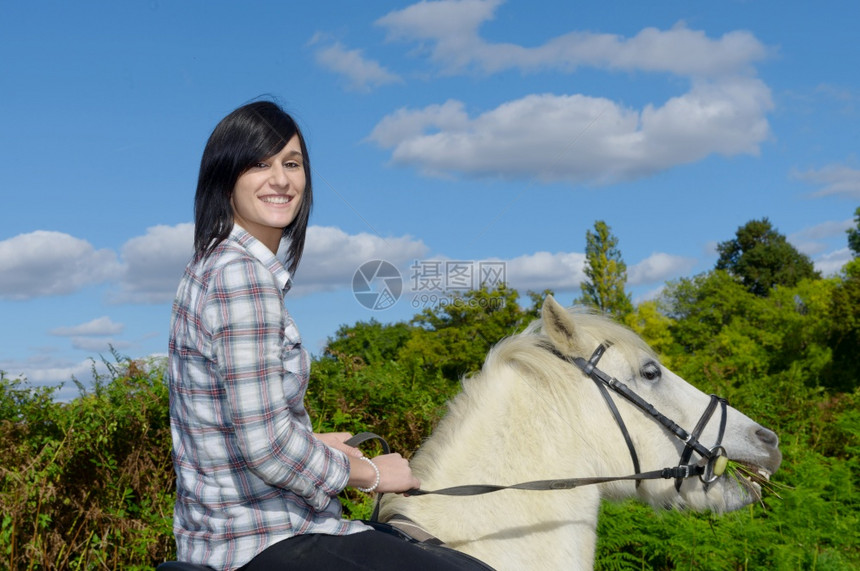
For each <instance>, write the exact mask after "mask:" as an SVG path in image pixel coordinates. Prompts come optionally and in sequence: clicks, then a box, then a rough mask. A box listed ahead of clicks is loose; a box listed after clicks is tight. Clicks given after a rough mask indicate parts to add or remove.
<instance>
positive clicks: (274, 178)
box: [269, 165, 289, 187]
mask: <svg viewBox="0 0 860 571" xmlns="http://www.w3.org/2000/svg"><path fill="white" fill-rule="evenodd" d="M269 181H270V182H271V184H272V185H273V186H278V187H284V186H287V184H288V183H289V178H288V177H287V171H286V169H284V167H283V166H281V165H275V166H273V167H272V169H271V176H270V177H269Z"/></svg>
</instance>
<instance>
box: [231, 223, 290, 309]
mask: <svg viewBox="0 0 860 571" xmlns="http://www.w3.org/2000/svg"><path fill="white" fill-rule="evenodd" d="M228 240H233V241H235V242H237V243H238V244H239V245H240V246H241V247H242V248H244V249H245V250H247V251H248V253H250V254H251V255H252V256H254V257H255V258H257V259H258V260H259V261H260V263H261V264H263V265H264V266H266V268H267V269H268V270H269V271H270V272H272V275H273V276H274V277H275V280H276V281H277V283H279V284H281V289H282V290H283V291H284V293H286V292H287V291H288V290H289V289H290V288H291V287H292V285H293V283H292V280H293V277H292V276H291V275H290V271H289V270H288V269H287V268H286V266H284V263H283V261H282V260H281V259H280V258H279V257H278V256H277V255H275V254H273V253H272V251H271V250H270V249H268V248H267V247H266V246H264V245H263V243H262V242H260V241H259V240H257V239H256V238H254V236H252V235H251V233H250V232H248V231H247V230H245V229H244V228H242V227H241V226H239V225H238V224H236V223H235V222H234V223H233V229H232V230H230V236H229V237H228ZM282 250H283V241H282V242H281V247H280V248H279V249H278V252H279V253H280V252H281V251H282Z"/></svg>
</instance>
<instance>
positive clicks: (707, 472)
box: [550, 341, 728, 491]
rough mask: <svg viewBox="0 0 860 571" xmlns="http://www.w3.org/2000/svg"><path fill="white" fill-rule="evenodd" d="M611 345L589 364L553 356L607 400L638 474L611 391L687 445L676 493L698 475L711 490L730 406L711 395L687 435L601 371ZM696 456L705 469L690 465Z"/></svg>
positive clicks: (599, 349) (633, 449) (601, 348)
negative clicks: (710, 432) (711, 430)
mask: <svg viewBox="0 0 860 571" xmlns="http://www.w3.org/2000/svg"><path fill="white" fill-rule="evenodd" d="M611 344H612V343H611V342H609V341H607V342H605V343H601V344H600V345H598V346H597V349H595V350H594V353H592V354H591V358H590V359H588V361H586V360H585V359H583V358H582V357H569V356H567V355H564V354H563V353H561V352H560V351H558V350H557V349H556V348H555V347H552V348H551V349H550V352H552V354H553V355H555V356H557V357H558V358H560V359H562V360H563V361H565V362H568V363H572V364H574V365H576V366H577V367H579V368H580V369H581V370H582V372H583V373H585V375H586V376H587V377H589V378H590V379H591V380H592V381H594V384H595V385H596V386H597V388H598V390H599V391H600V394H601V395H602V396H603V400H604V401H606V405H607V406H608V407H609V410H610V411H611V412H612V416H613V417H614V418H615V423H616V424H617V425H618V428H620V429H621V434H622V435H623V436H624V442H625V443H626V444H627V449H628V450H629V451H630V458H631V460H633V471H634V472H636V473H639V472H640V469H639V457H638V455H637V454H636V447H635V446H634V445H633V440H632V439H631V438H630V432H629V431H628V430H627V425H625V424H624V419H623V418H622V417H621V413H620V412H619V411H618V407H616V406H615V401H613V400H612V395H610V394H609V389H612V390H613V391H614V392H615V393H616V394H619V395H621V396H622V397H624V398H625V399H627V400H628V401H630V402H631V403H633V405H634V406H636V407H637V408H638V409H640V410H642V411H644V412H646V413H648V414H649V415H650V416H651V418H653V419H654V420H656V421H657V422H658V423H659V424H661V425H663V426H664V427H665V428H666V429H668V430H669V432H671V433H672V434H674V435H675V436H677V437H678V438H679V439H680V440H681V441H683V442H684V450H683V451H682V452H681V458H680V461H679V463H678V466H677V469H678V471H679V473H680V474H681V475H679V476H676V477H675V490H677V491H680V490H681V484H682V482H683V480H684V478H689V477H691V476H694V475H696V476H699V479H700V480H701V481H702V483H703V484H705V488H706V489H707V486H708V485H710V484H712V483H713V482H714V481H716V479H717V478H719V477H720V475H721V474H722V470H721V469H719V468H716V464H717V461H718V459H719V458H720V456H725V455H726V449H725V448H723V446H722V441H723V436H724V435H725V432H726V412H727V407H728V402H727V401H726V399H724V398H721V397H718V396H716V395H711V400H710V402H709V403H708V406H707V407H706V408H705V411H704V412H703V413H702V416H701V417H699V421H698V422H697V423H696V426H695V427H694V428H693V431H692V432H687V431H686V430H684V429H683V428H681V427H680V426H678V424H676V423H675V422H673V421H672V420H671V419H670V418H668V417H667V416H666V415H664V414H662V413H661V412H660V411H658V410H657V409H656V408H654V406H653V405H651V404H650V403H649V402H648V401H646V400H645V399H643V398H642V397H640V396H639V395H638V394H636V393H635V392H634V391H633V390H631V389H630V387H628V386H627V385H625V384H624V383H622V382H621V381H619V380H618V379H616V378H615V377H612V376H610V375H608V374H607V373H605V372H604V371H602V370H601V369H598V368H597V363H598V362H599V361H600V358H601V357H603V354H604V353H605V352H606V349H607V348H608V347H609V346H610V345H611ZM717 405H719V406H720V428H719V432H718V433H717V440H716V442H715V443H714V445H713V446H712V447H711V448H706V447H705V446H703V445H702V444H701V443H700V442H699V438H700V437H701V435H702V432H703V431H704V430H705V426H707V424H708V421H710V419H711V416H713V414H714V411H715V410H716V408H717ZM693 452H696V453H697V454H699V455H700V456H701V457H702V458H707V462H706V463H705V465H704V466H701V465H698V464H687V462H689V461H690V458H691V457H692V455H693ZM717 472H719V473H717ZM641 482H642V480H641V479H637V480H636V486H637V487H638V486H639V484H640V483H641Z"/></svg>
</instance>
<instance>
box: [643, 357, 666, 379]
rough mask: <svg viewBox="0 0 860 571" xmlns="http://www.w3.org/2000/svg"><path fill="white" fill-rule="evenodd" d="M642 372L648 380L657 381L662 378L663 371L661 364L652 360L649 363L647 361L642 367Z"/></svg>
mask: <svg viewBox="0 0 860 571" xmlns="http://www.w3.org/2000/svg"><path fill="white" fill-rule="evenodd" d="M641 374H642V378H644V379H646V380H649V381H656V380H657V379H659V378H660V376H661V375H662V374H663V373H662V371H661V370H660V365H658V364H657V363H655V362H653V361H651V362H649V363H646V364H645V365H644V366H643V367H642V371H641Z"/></svg>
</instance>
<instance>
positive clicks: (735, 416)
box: [380, 297, 781, 571]
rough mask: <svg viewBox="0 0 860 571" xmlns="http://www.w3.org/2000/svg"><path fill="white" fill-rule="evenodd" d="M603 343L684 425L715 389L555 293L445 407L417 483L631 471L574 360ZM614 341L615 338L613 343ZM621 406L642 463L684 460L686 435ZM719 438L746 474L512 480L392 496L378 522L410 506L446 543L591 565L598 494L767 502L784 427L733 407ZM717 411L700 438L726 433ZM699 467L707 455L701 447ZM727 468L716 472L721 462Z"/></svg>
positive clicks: (534, 561) (499, 559) (639, 386)
mask: <svg viewBox="0 0 860 571" xmlns="http://www.w3.org/2000/svg"><path fill="white" fill-rule="evenodd" d="M601 344H603V345H604V346H605V347H608V349H607V350H606V352H605V354H604V356H603V357H602V359H601V360H600V361H599V363H598V368H599V369H600V370H602V371H605V372H606V373H607V374H609V375H611V376H612V377H614V378H616V379H620V380H621V381H622V382H623V383H624V384H625V385H627V386H628V387H629V388H630V389H632V391H634V392H635V393H637V394H639V395H640V396H641V397H642V399H644V400H645V401H647V402H649V403H651V404H653V405H654V408H655V409H657V410H659V411H660V413H662V414H663V415H665V416H666V417H668V418H669V419H671V420H673V421H674V422H675V423H677V425H679V426H680V427H684V428H686V430H687V431H693V427H694V425H696V424H697V422H698V421H699V420H700V419H701V418H702V413H703V410H705V409H706V408H707V407H708V405H709V402H710V401H709V396H708V395H706V394H704V393H702V392H701V391H699V390H698V389H696V388H694V387H693V386H691V385H690V384H688V383H687V382H686V381H684V380H683V379H681V378H680V377H678V376H677V375H675V374H674V373H672V372H671V371H669V370H668V369H666V368H665V367H663V366H662V365H660V364H659V362H658V361H657V359H656V357H655V356H654V354H653V353H652V351H651V350H650V349H649V348H648V347H647V345H646V344H645V343H644V342H643V341H642V340H641V339H640V338H639V337H638V336H636V335H635V334H634V333H632V332H631V331H629V330H628V329H626V328H624V327H622V326H620V325H618V324H615V323H613V322H612V321H610V320H608V319H606V318H603V317H599V316H595V315H591V314H581V313H580V314H577V313H574V312H569V311H567V310H565V309H563V308H562V307H561V306H560V305H559V304H558V303H557V302H556V301H555V300H554V299H552V297H548V298H547V300H546V301H545V303H544V305H543V308H542V319H541V320H538V321H536V322H535V323H533V324H532V325H530V326H529V328H528V329H527V330H526V331H525V332H523V333H521V334H519V335H514V336H512V337H509V338H507V339H505V340H503V341H501V342H499V343H498V344H497V345H496V346H495V347H494V348H493V349H492V350H491V351H490V353H489V355H488V357H487V360H486V362H485V363H484V366H483V369H482V370H481V372H480V373H479V374H477V375H475V376H473V377H471V378H467V379H465V380H464V381H463V390H462V392H461V393H460V394H459V395H457V396H456V397H455V398H454V399H453V400H452V401H451V402H450V403H449V410H448V413H447V414H446V416H445V417H444V418H443V419H442V420H441V421H440V423H439V425H438V427H437V428H436V429H435V430H434V431H433V434H432V435H431V436H430V437H429V438H428V439H427V441H426V442H425V443H424V444H423V445H422V446H421V447H420V449H419V450H418V451H417V452H416V454H415V456H414V457H413V459H412V462H411V464H412V469H413V472H414V473H415V475H416V476H417V477H418V478H419V479H420V480H421V488H422V490H439V489H440V488H446V487H454V486H459V485H466V484H498V485H512V484H516V483H520V482H525V481H533V480H545V479H548V480H552V479H561V478H572V477H577V478H588V477H600V476H624V475H629V474H631V473H633V466H632V462H631V452H630V451H629V449H628V446H627V445H626V444H625V440H624V438H623V436H622V431H621V430H619V426H618V423H617V421H616V420H615V419H614V417H613V415H612V413H611V412H610V410H609V407H608V405H607V403H606V402H605V401H604V399H603V398H602V397H601V396H600V392H599V390H598V388H597V386H596V383H595V382H592V379H589V377H588V376H586V375H585V374H584V373H583V371H582V370H581V369H580V368H579V367H577V366H576V365H575V364H573V363H572V362H571V361H570V360H566V359H565V358H560V356H561V357H575V356H581V357H584V358H585V359H586V360H588V359H589V357H590V356H591V355H592V353H593V351H594V350H595V348H596V347H598V345H601ZM610 344H611V345H610ZM613 400H614V402H615V403H616V406H617V408H618V411H619V412H620V416H621V417H622V418H623V422H624V423H625V424H626V426H627V429H628V431H629V434H630V438H631V440H632V445H633V446H634V447H635V455H637V456H638V458H639V461H640V462H641V468H642V470H643V471H650V470H659V469H661V468H664V467H667V466H675V465H678V464H679V457H680V456H681V454H682V452H683V451H684V449H685V444H684V443H683V442H682V441H681V440H680V439H679V438H678V437H677V434H673V433H672V432H670V430H669V429H667V428H666V427H665V426H664V425H663V424H660V423H658V422H656V421H655V420H654V418H653V417H652V416H651V415H650V414H648V413H646V412H643V410H641V409H640V408H638V407H637V406H635V405H634V404H632V403H631V402H630V401H628V400H627V399H625V398H620V397H618V396H617V395H615V396H614V399H613ZM723 414H724V415H725V416H724V422H725V427H726V428H725V435H724V437H723V439H722V446H723V448H724V449H725V451H726V452H727V455H728V457H729V458H731V459H732V460H734V461H737V462H740V463H742V464H743V465H744V466H746V467H747V470H748V471H749V473H752V474H756V473H757V474H758V476H756V477H753V478H751V479H743V478H741V479H734V478H729V477H727V476H726V475H725V474H724V475H723V476H722V477H719V478H717V479H716V481H714V482H713V483H711V484H709V485H706V484H704V483H703V482H702V481H700V479H699V478H687V479H684V480H683V484H682V485H681V486H680V489H678V490H676V487H675V481H674V480H673V479H653V480H643V481H641V483H640V485H638V486H637V484H636V482H635V481H632V480H622V481H614V482H607V483H601V484H599V485H588V486H582V487H576V488H574V489H569V490H552V491H522V490H503V491H497V492H494V493H489V494H485V495H477V496H467V497H460V496H457V497H451V496H443V495H424V496H408V497H405V496H401V495H394V494H387V495H385V496H383V497H382V499H381V503H380V508H381V509H380V520H381V521H388V520H390V519H391V518H392V517H393V516H395V515H400V516H405V517H406V518H408V519H409V520H411V521H412V522H414V523H415V524H417V525H418V526H420V527H421V528H423V529H424V530H426V531H427V532H429V533H430V534H432V535H433V536H435V537H437V538H439V539H440V540H442V541H443V542H444V543H445V544H447V545H448V546H449V547H452V548H454V549H457V550H460V551H463V552H465V553H468V554H470V555H472V556H474V557H476V558H478V559H480V560H482V561H484V562H486V563H488V564H489V565H491V566H492V567H494V568H495V569H497V570H499V571H502V570H507V569H511V570H518V571H520V570H522V569H540V570H554V569H565V570H566V569H591V568H592V567H593V564H594V551H595V542H596V527H597V516H598V508H599V505H600V500H601V498H611V499H622V498H627V497H637V498H639V499H640V500H642V501H644V502H646V503H648V504H651V505H653V506H655V507H670V506H676V507H679V508H690V509H695V510H712V511H715V512H725V511H730V510H736V509H739V508H741V507H742V506H744V505H747V504H749V503H751V502H753V501H756V500H757V499H759V498H760V494H761V487H760V486H759V483H758V482H756V481H755V480H757V479H759V478H766V477H769V476H770V474H772V473H773V472H775V471H776V469H777V468H778V466H779V464H780V461H781V454H780V452H779V450H778V448H777V443H778V439H777V436H776V434H774V433H773V432H771V431H770V430H767V429H765V428H763V427H762V426H760V425H759V424H756V423H755V422H753V421H752V420H750V419H749V418H748V417H746V416H744V415H743V414H741V413H740V412H738V411H737V410H735V409H733V408H731V407H728V409H727V410H726V412H724V413H723ZM720 420H723V418H722V415H720V414H715V415H714V416H713V417H711V418H710V420H708V421H707V424H705V425H704V428H703V431H702V433H701V435H700V436H699V438H698V441H700V442H702V443H703V445H704V446H706V447H708V446H710V445H711V443H716V442H718V441H719V437H720V435H719V433H720V427H719V425H720ZM692 462H693V463H696V462H698V464H699V465H702V464H704V463H705V462H706V459H705V458H700V457H699V455H694V456H693V461H692ZM719 471H721V470H718V472H719Z"/></svg>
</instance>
